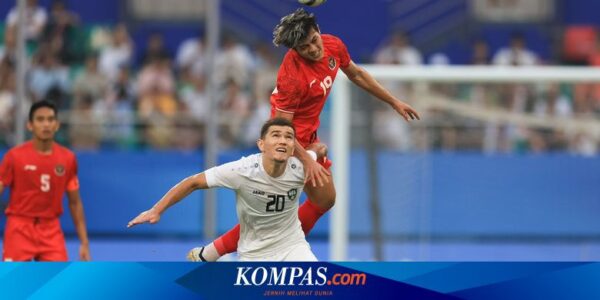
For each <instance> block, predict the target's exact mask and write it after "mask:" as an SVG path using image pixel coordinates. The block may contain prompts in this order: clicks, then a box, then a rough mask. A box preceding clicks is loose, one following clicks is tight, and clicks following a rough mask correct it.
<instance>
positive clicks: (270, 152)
mask: <svg viewBox="0 0 600 300" xmlns="http://www.w3.org/2000/svg"><path fill="white" fill-rule="evenodd" d="M294 141H295V137H294V130H292V128H291V127H289V126H277V125H274V126H271V127H269V130H268V131H267V134H266V135H265V137H264V138H263V139H260V140H258V148H259V149H260V151H261V152H262V153H263V155H265V156H266V157H267V158H270V159H273V160H275V161H277V162H286V161H287V160H288V158H290V156H292V155H293V154H294Z"/></svg>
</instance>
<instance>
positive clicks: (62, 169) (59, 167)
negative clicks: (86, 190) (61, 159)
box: [54, 165, 65, 176]
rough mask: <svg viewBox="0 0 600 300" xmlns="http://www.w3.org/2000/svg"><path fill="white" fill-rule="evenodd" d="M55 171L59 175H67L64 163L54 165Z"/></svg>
mask: <svg viewBox="0 0 600 300" xmlns="http://www.w3.org/2000/svg"><path fill="white" fill-rule="evenodd" d="M54 173H55V174H56V175H58V176H63V175H65V166H63V165H56V167H54Z"/></svg>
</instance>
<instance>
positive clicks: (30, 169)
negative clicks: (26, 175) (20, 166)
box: [24, 165, 37, 171]
mask: <svg viewBox="0 0 600 300" xmlns="http://www.w3.org/2000/svg"><path fill="white" fill-rule="evenodd" d="M24 169H25V171H35V170H37V166H34V165H25V168H24Z"/></svg>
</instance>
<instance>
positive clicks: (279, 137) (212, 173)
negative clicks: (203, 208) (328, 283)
mask: <svg viewBox="0 0 600 300" xmlns="http://www.w3.org/2000/svg"><path fill="white" fill-rule="evenodd" d="M295 134H296V132H295V129H294V126H293V124H292V123H291V121H289V120H286V119H283V118H275V119H271V120H269V121H267V122H266V123H265V124H264V125H263V127H262V129H261V134H260V139H259V140H258V142H257V144H258V148H259V149H260V151H261V153H259V154H254V155H250V156H248V157H242V158H241V159H240V160H237V161H234V162H230V163H226V164H223V165H220V166H217V167H214V168H211V169H208V170H206V171H205V172H203V173H199V174H196V175H193V176H190V177H188V178H186V179H184V180H183V181H181V182H180V183H178V184H177V185H175V186H174V187H173V188H171V190H169V191H168V192H167V193H166V194H165V195H164V196H163V197H162V199H160V201H158V202H157V203H156V204H155V205H154V206H153V207H152V208H151V209H149V210H147V211H144V212H142V213H141V214H140V215H138V216H137V217H135V218H134V219H133V220H131V221H130V222H129V224H128V225H127V227H132V226H134V225H137V224H142V223H151V224H154V223H157V222H158V221H159V220H160V216H161V214H162V213H163V212H165V210H166V209H167V208H169V207H170V206H171V205H174V204H175V203H177V202H179V201H180V200H182V199H183V198H185V197H186V196H187V195H189V194H190V193H191V192H193V191H195V190H197V189H207V188H212V187H226V188H229V189H232V190H235V192H236V202H237V203H236V209H237V214H238V219H239V221H240V225H241V235H240V239H239V242H238V254H239V257H240V260H241V261H265V260H268V261H316V260H317V259H316V257H315V255H314V254H313V253H312V251H311V249H310V246H309V244H308V242H307V241H306V239H305V237H304V232H302V228H301V225H300V221H299V219H298V200H299V198H300V194H301V193H302V188H303V186H304V168H303V165H302V163H301V162H300V160H298V159H297V158H295V157H292V155H293V152H294V140H295ZM205 249H206V250H208V251H205ZM211 251H212V252H214V253H210V252H211ZM205 257H206V258H205ZM216 257H218V253H216V250H215V249H214V247H201V248H194V249H192V250H191V251H190V252H189V253H188V259H189V260H192V261H206V260H207V259H208V260H214V259H211V258H215V259H216Z"/></svg>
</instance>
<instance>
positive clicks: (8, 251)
mask: <svg viewBox="0 0 600 300" xmlns="http://www.w3.org/2000/svg"><path fill="white" fill-rule="evenodd" d="M3 244H4V249H3V250H4V251H3V252H2V261H31V260H36V261H67V260H68V256H67V248H66V244H65V236H64V234H63V232H62V229H61V227H60V220H59V219H58V218H52V219H46V218H32V217H22V216H15V215H10V216H8V217H7V218H6V226H5V230H4V241H3Z"/></svg>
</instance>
